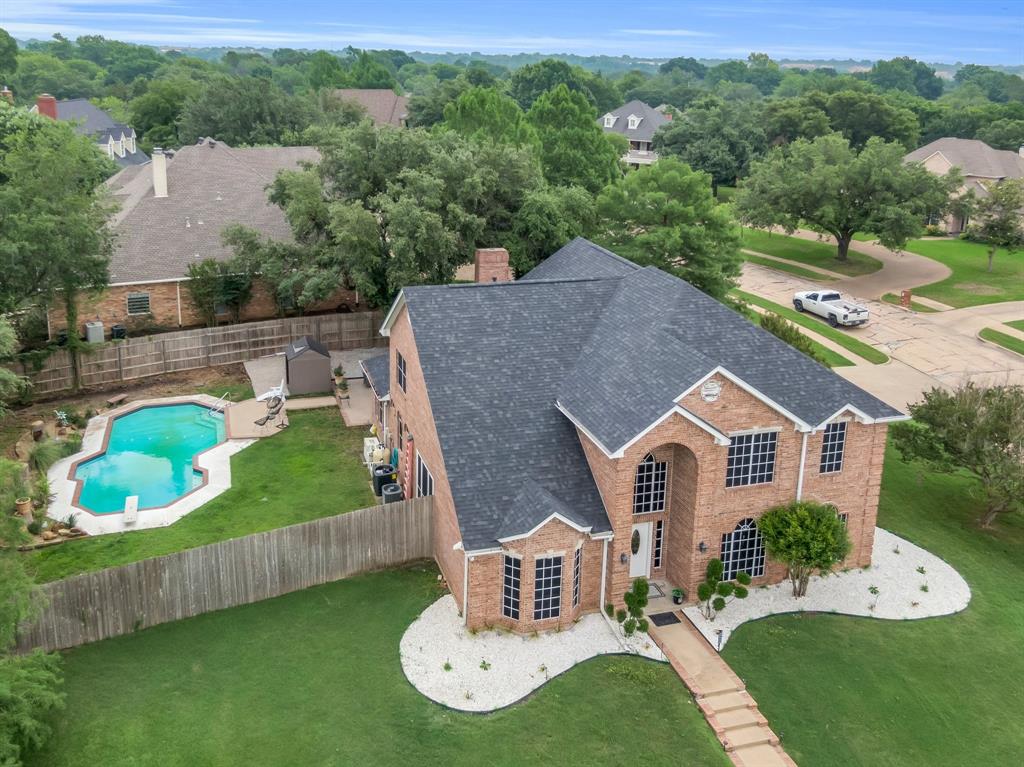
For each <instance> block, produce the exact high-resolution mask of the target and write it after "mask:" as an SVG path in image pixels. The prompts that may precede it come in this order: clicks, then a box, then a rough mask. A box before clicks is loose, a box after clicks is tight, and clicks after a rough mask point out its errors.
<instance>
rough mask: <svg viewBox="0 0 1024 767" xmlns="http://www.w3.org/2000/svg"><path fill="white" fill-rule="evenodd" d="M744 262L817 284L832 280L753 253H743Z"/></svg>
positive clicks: (799, 267)
mask: <svg viewBox="0 0 1024 767" xmlns="http://www.w3.org/2000/svg"><path fill="white" fill-rule="evenodd" d="M740 255H742V256H743V260H744V261H749V262H750V263H752V264H757V265H759V266H764V267H767V268H768V269H775V270H777V271H780V272H787V273H788V274H795V275H796V276H797V277H801V278H803V279H805V280H815V281H817V282H829V281H830V280H831V279H832V278H831V277H829V276H828V275H825V274H818V273H817V272H812V271H811V270H810V269H804V268H803V267H802V266H797V265H796V264H790V263H786V262H784V261H775V260H774V259H771V258H763V257H762V256H755V255H753V254H751V253H745V252H741V254H740Z"/></svg>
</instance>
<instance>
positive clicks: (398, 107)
mask: <svg viewBox="0 0 1024 767" xmlns="http://www.w3.org/2000/svg"><path fill="white" fill-rule="evenodd" d="M334 95H335V96H337V97H338V98H339V99H342V100H344V101H352V102H355V103H356V104H359V106H361V107H362V108H363V109H364V110H366V114H367V116H368V117H369V118H370V119H371V120H373V122H374V123H375V124H376V125H394V126H396V127H401V126H402V125H404V124H405V120H406V119H407V118H408V116H409V97H408V96H399V95H398V94H397V93H395V92H394V91H393V90H391V89H390V88H339V89H337V90H336V91H334Z"/></svg>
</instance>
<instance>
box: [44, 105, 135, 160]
mask: <svg viewBox="0 0 1024 767" xmlns="http://www.w3.org/2000/svg"><path fill="white" fill-rule="evenodd" d="M57 119H58V120H62V121H68V122H74V123H76V125H75V131H76V132H77V133H79V134H81V135H83V136H89V137H90V138H92V139H94V140H95V141H96V142H97V143H100V144H106V143H107V142H108V141H109V140H110V139H113V140H114V141H120V140H121V139H122V137H125V138H130V137H132V136H134V135H135V130H134V129H133V128H132V127H131V126H129V125H125V124H123V123H119V122H117V121H116V120H114V118H112V117H111V116H110V115H109V114H108V113H107V112H105V111H104V110H102V109H100V108H99V107H98V106H96V105H95V104H92V103H91V102H90V101H89V99H68V100H66V101H58V102H57ZM114 161H115V162H117V163H118V164H119V165H121V166H125V167H127V166H132V165H142V164H143V163H146V162H149V157H148V156H147V155H146V153H145V152H143V151H142V150H141V149H136V151H135V152H125V155H124V157H118V156H116V155H115V156H114Z"/></svg>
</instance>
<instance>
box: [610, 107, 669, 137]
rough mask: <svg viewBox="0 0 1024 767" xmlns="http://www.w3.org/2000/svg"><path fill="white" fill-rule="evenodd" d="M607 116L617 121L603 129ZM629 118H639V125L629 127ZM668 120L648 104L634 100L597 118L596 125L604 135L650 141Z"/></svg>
mask: <svg viewBox="0 0 1024 767" xmlns="http://www.w3.org/2000/svg"><path fill="white" fill-rule="evenodd" d="M607 115H613V116H614V117H616V118H618V119H616V120H615V122H614V123H613V124H612V125H611V126H608V127H605V122H604V118H605V117H607ZM630 117H638V118H640V122H639V124H638V125H636V127H634V128H630V127H629V122H630V121H629V118H630ZM669 119H670V118H668V117H666V116H665V115H664V114H662V113H661V112H659V111H658V110H657V109H655V108H654V107H652V106H650V105H649V104H645V103H644V102H642V101H640V100H638V99H634V100H633V101H630V102H627V103H625V104H623V105H622V106H621V107H619V108H618V109H613V110H612V111H611V112H608V113H607V114H605V115H601V117H599V118H598V123H599V124H600V125H601V128H602V129H603V130H604V131H605V132H606V133H618V134H620V135H622V136H626V137H627V138H631V139H633V140H634V141H650V140H651V139H653V138H654V134H655V133H656V132H657V131H658V128H660V127H661V126H662V125H664V124H665V123H667V122H669Z"/></svg>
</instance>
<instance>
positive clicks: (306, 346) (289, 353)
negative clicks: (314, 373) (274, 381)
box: [284, 336, 331, 360]
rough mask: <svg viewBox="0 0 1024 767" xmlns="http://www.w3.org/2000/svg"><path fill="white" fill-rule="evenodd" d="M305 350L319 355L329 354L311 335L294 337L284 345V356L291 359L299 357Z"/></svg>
mask: <svg viewBox="0 0 1024 767" xmlns="http://www.w3.org/2000/svg"><path fill="white" fill-rule="evenodd" d="M306 352H315V353H316V354H319V355H320V356H321V357H330V356H331V353H330V352H329V351H327V347H326V346H324V345H323V344H322V343H320V342H319V341H317V340H316V339H315V338H312V337H311V336H303V337H302V338H296V339H295V340H294V341H292V342H291V343H290V344H288V346H286V347H285V349H284V356H285V358H286V359H289V360H293V359H295V358H296V357H301V356H302V355H303V354H305V353H306Z"/></svg>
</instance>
